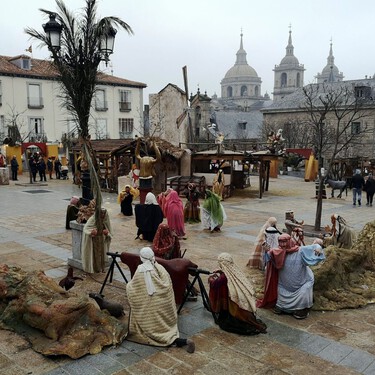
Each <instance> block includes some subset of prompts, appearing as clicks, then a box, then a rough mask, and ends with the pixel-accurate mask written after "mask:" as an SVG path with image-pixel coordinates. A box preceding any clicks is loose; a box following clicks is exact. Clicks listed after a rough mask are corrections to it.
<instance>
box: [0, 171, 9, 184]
mask: <svg viewBox="0 0 375 375" xmlns="http://www.w3.org/2000/svg"><path fill="white" fill-rule="evenodd" d="M0 185H9V169H8V167H3V168H0Z"/></svg>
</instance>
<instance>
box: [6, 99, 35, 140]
mask: <svg viewBox="0 0 375 375" xmlns="http://www.w3.org/2000/svg"><path fill="white" fill-rule="evenodd" d="M25 112H26V109H25V110H23V111H22V112H18V111H17V109H16V108H15V107H10V106H9V112H8V114H7V116H6V117H5V126H6V127H7V128H8V138H10V140H11V143H13V144H14V143H17V142H18V143H22V142H24V141H25V140H26V139H27V138H28V136H29V134H30V132H25V131H23V129H22V128H23V127H24V126H25V121H24V119H23V118H22V115H23V114H24V113H25Z"/></svg>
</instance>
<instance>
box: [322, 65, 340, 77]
mask: <svg viewBox="0 0 375 375" xmlns="http://www.w3.org/2000/svg"><path fill="white" fill-rule="evenodd" d="M331 70H332V74H334V75H335V76H336V75H339V74H340V72H339V68H338V67H337V66H336V65H335V64H333V65H328V64H327V65H326V66H325V67H324V68H323V70H322V75H324V76H325V75H330V74H331Z"/></svg>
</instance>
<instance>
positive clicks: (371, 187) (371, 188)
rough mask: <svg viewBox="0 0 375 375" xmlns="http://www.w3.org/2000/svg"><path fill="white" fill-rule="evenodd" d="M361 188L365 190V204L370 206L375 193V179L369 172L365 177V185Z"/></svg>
mask: <svg viewBox="0 0 375 375" xmlns="http://www.w3.org/2000/svg"><path fill="white" fill-rule="evenodd" d="M363 190H364V191H365V192H366V198H367V203H366V206H370V207H372V199H373V198H374V194H375V180H374V178H373V176H372V173H370V174H369V175H368V177H367V181H366V182H365V187H364V188H363Z"/></svg>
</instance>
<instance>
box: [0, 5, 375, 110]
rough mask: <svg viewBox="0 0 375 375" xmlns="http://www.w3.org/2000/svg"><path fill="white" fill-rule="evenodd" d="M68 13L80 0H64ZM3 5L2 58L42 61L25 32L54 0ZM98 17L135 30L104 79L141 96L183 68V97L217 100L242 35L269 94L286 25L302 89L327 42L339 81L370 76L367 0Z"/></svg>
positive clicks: (374, 11) (372, 54) (141, 9)
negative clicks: (133, 86) (28, 52)
mask: <svg viewBox="0 0 375 375" xmlns="http://www.w3.org/2000/svg"><path fill="white" fill-rule="evenodd" d="M65 4H66V5H67V6H68V8H69V9H71V10H76V11H77V13H79V9H80V8H82V7H83V6H84V4H85V1H84V0H65ZM4 5H5V4H3V10H2V12H1V15H0V20H1V22H0V38H1V39H0V40H1V42H0V45H1V51H0V54H1V55H8V56H13V55H18V54H21V53H24V52H25V49H26V48H27V47H28V46H29V45H30V44H32V46H33V57H34V58H47V57H48V51H47V50H46V48H38V43H37V42H36V41H30V40H29V38H28V36H27V35H26V34H25V33H24V28H25V27H27V26H29V27H33V28H36V29H38V30H42V27H41V24H42V23H45V22H46V21H47V20H46V19H44V18H43V16H42V14H41V13H40V12H39V11H38V9H39V8H45V9H48V10H52V11H55V10H56V9H57V7H56V3H55V1H54V0H18V1H7V4H6V6H5V7H4ZM98 15H100V16H118V17H120V18H122V19H123V20H124V21H125V22H127V23H128V24H129V25H130V26H131V27H132V28H133V30H134V35H133V36H129V35H128V34H126V33H125V32H124V31H121V30H120V31H119V32H118V33H117V36H116V42H115V53H114V54H113V55H112V57H111V65H112V66H111V67H109V68H108V71H107V72H108V73H111V70H113V74H114V75H116V76H119V77H123V78H127V79H130V80H134V81H139V82H144V83H146V84H147V86H148V87H147V89H146V90H145V103H147V102H148V94H149V93H156V92H158V91H160V90H161V89H162V88H163V87H164V86H166V85H167V84H168V83H173V84H176V85H178V86H179V87H181V88H182V89H183V88H184V84H183V76H182V67H183V66H184V65H186V66H187V68H188V80H189V93H191V92H193V93H195V92H196V91H197V89H198V87H199V88H200V91H201V92H205V91H207V94H208V95H210V96H211V95H213V94H214V93H216V94H218V95H219V96H220V81H221V80H222V78H224V76H225V73H226V72H227V71H228V70H229V69H230V68H231V67H232V66H233V65H234V63H235V60H236V52H237V50H238V48H239V44H240V34H241V29H242V32H243V42H244V49H245V50H246V52H247V62H248V64H249V65H251V66H252V67H253V68H254V69H255V70H256V72H257V73H258V76H259V77H261V79H262V94H264V93H265V92H268V93H269V94H270V93H271V92H272V90H273V78H274V76H273V71H272V69H273V68H274V66H275V64H279V63H280V60H281V59H282V58H283V57H284V56H285V47H286V45H287V41H288V32H289V25H290V24H291V28H292V38H293V45H294V54H295V56H296V57H297V58H298V59H299V62H300V63H302V64H304V66H305V69H306V71H305V84H307V83H310V82H314V76H315V75H316V74H317V73H318V72H321V71H322V69H323V68H324V66H325V65H326V63H327V56H328V53H329V46H330V40H331V38H332V41H333V51H334V56H335V64H336V65H337V66H338V68H339V70H340V71H342V72H343V73H344V76H345V79H358V78H364V76H365V75H371V76H372V75H373V74H374V73H375V48H374V47H375V46H374V43H375V42H374V37H373V35H374V28H375V27H374V18H375V1H374V0H361V1H354V0H284V1H281V0H280V1H279V0H262V1H254V0H253V1H252V0H231V1H223V0H190V1H186V0H98Z"/></svg>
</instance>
